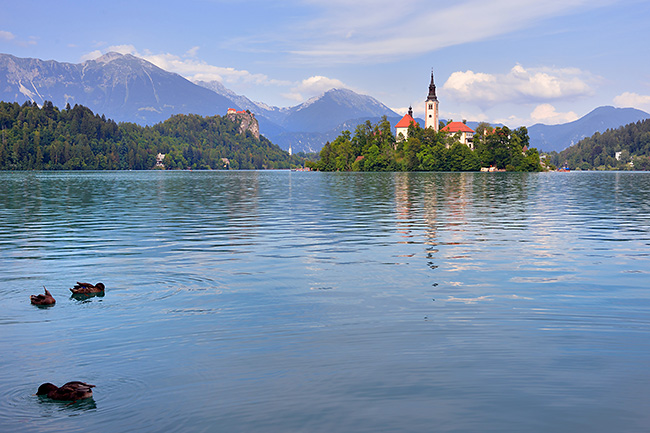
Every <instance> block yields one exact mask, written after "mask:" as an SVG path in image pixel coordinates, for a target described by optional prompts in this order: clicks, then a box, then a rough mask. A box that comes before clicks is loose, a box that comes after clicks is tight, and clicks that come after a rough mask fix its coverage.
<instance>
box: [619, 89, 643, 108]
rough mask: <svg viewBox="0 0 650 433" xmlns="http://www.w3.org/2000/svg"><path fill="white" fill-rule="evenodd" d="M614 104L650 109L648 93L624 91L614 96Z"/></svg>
mask: <svg viewBox="0 0 650 433" xmlns="http://www.w3.org/2000/svg"><path fill="white" fill-rule="evenodd" d="M614 104H615V105H617V106H619V107H623V108H626V107H634V108H638V109H640V110H646V111H650V95H639V94H638V93H632V92H624V93H622V94H620V95H618V96H616V97H615V98H614Z"/></svg>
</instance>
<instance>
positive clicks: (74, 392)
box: [36, 381, 95, 401]
mask: <svg viewBox="0 0 650 433" xmlns="http://www.w3.org/2000/svg"><path fill="white" fill-rule="evenodd" d="M94 387H95V385H90V384H88V383H86V382H78V381H74V382H68V383H66V384H65V385H63V386H62V387H58V386H56V385H54V384H52V383H49V382H47V383H44V384H42V385H41V386H39V387H38V391H36V395H44V396H47V397H48V398H51V399H52V400H64V401H77V400H81V399H84V398H91V397H92V396H93V390H92V389H93V388H94Z"/></svg>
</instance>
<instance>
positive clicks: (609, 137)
mask: <svg viewBox="0 0 650 433" xmlns="http://www.w3.org/2000/svg"><path fill="white" fill-rule="evenodd" d="M617 156H618V158H617ZM549 158H550V161H551V163H552V164H554V165H556V166H558V167H564V166H566V167H568V168H570V169H571V170H576V169H577V170H650V119H647V120H642V121H639V122H636V123H630V124H628V125H625V126H621V127H620V128H617V129H608V130H607V131H605V132H603V133H602V134H601V133H599V132H597V133H595V134H594V135H592V136H591V137H588V138H585V139H583V140H580V141H579V142H578V143H577V144H575V145H573V146H571V147H569V148H567V149H564V150H563V151H561V152H559V153H558V152H551V153H550V154H549Z"/></svg>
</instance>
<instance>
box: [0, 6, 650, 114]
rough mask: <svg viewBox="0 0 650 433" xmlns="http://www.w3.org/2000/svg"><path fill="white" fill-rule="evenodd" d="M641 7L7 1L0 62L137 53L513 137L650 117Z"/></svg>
mask: <svg viewBox="0 0 650 433" xmlns="http://www.w3.org/2000/svg"><path fill="white" fill-rule="evenodd" d="M649 40H650V2H648V1H647V0H643V1H640V0H620V1H617V0H545V1H536V0H487V1H486V0H458V1H448V0H446V1H440V0H401V1H388V0H372V1H370V0H355V1H350V0H345V1H343V0H289V1H268V0H245V1H244V0H183V1H168V0H155V1H153V0H130V1H122V0H117V1H112V2H92V1H87V0H86V1H79V0H57V1H56V2H53V1H51V0H47V1H44V0H21V1H16V0H0V52H1V53H6V54H12V55H14V56H17V57H31V58H39V59H42V60H56V61H58V62H69V63H81V62H84V61H87V60H91V59H94V58H97V57H99V56H101V55H102V54H105V53H107V52H110V51H116V52H120V53H125V54H126V53H129V54H133V55H136V56H138V57H141V58H144V59H146V60H148V61H150V62H152V63H154V64H156V65H157V66H159V67H161V68H163V69H165V70H167V71H170V72H175V73H178V74H180V75H182V76H184V77H186V78H188V79H190V80H204V81H212V80H218V81H220V82H222V83H223V84H224V85H225V86H226V87H228V88H229V89H231V90H233V91H234V92H235V93H237V94H240V95H244V96H247V97H248V98H250V99H252V100H254V101H259V102H264V103H266V104H269V105H274V106H279V107H289V106H294V105H297V104H299V103H301V102H304V101H305V100H307V99H309V98H311V97H314V96H318V95H319V94H322V93H323V92H325V91H327V90H329V89H331V88H347V89H351V90H353V91H355V92H357V93H361V94H364V95H370V96H372V97H374V98H376V99H378V100H379V101H380V102H382V103H384V104H386V105H387V106H388V107H390V108H392V109H393V110H395V111H396V112H398V113H400V114H404V113H406V111H407V110H408V107H409V106H412V107H413V111H414V114H415V115H416V116H419V117H422V116H423V114H424V100H425V99H426V96H427V94H428V87H429V82H430V77H431V72H432V71H433V73H434V76H435V83H436V86H437V95H438V100H439V101H440V117H441V118H442V119H447V120H449V119H453V120H462V119H467V120H469V121H486V122H492V123H503V124H506V125H508V126H510V127H518V126H521V125H525V126H530V125H533V124H535V123H544V124H549V125H550V124H558V123H565V122H569V121H572V120H576V119H578V118H579V117H582V116H584V115H585V114H587V113H589V112H590V111H591V110H593V109H595V108H597V107H599V106H603V105H612V106H616V107H634V108H638V109H641V110H644V111H647V112H650V45H648V41H649Z"/></svg>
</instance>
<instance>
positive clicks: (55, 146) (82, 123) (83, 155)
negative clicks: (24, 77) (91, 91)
mask: <svg viewBox="0 0 650 433" xmlns="http://www.w3.org/2000/svg"><path fill="white" fill-rule="evenodd" d="M238 131H239V125H238V123H237V122H234V121H231V120H229V119H228V118H227V117H225V116H223V117H222V116H212V117H202V116H198V115H192V114H190V115H180V114H179V115H175V116H172V117H171V118H169V119H167V120H166V121H164V122H161V123H158V124H156V125H153V126H140V125H137V124H134V123H119V124H118V123H116V122H114V121H113V120H110V119H106V117H105V116H103V115H102V116H99V115H98V114H94V113H93V112H92V111H91V110H90V109H89V108H87V107H84V106H81V105H75V106H74V107H72V108H71V107H70V105H69V104H68V105H67V106H66V107H65V109H63V110H59V109H58V108H57V107H55V106H54V105H53V104H52V103H51V102H49V101H46V102H45V103H44V104H43V106H42V107H39V106H38V105H37V104H36V103H32V102H25V103H24V104H22V105H20V104H18V103H7V102H0V170H150V169H153V168H154V167H155V166H156V156H157V155H158V154H159V153H160V154H164V155H165V157H164V160H163V164H164V168H166V169H223V168H231V169H280V168H291V167H292V166H298V165H302V162H303V158H301V157H299V156H296V155H294V156H290V155H289V154H288V153H287V152H285V151H283V150H282V149H280V147H278V146H276V145H274V144H273V143H271V142H270V141H269V140H268V139H266V138H265V137H263V136H260V138H259V140H258V139H257V138H255V137H254V136H253V135H252V134H251V133H249V132H246V133H245V134H239V133H238ZM224 158H225V159H227V161H226V160H225V159H224Z"/></svg>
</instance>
